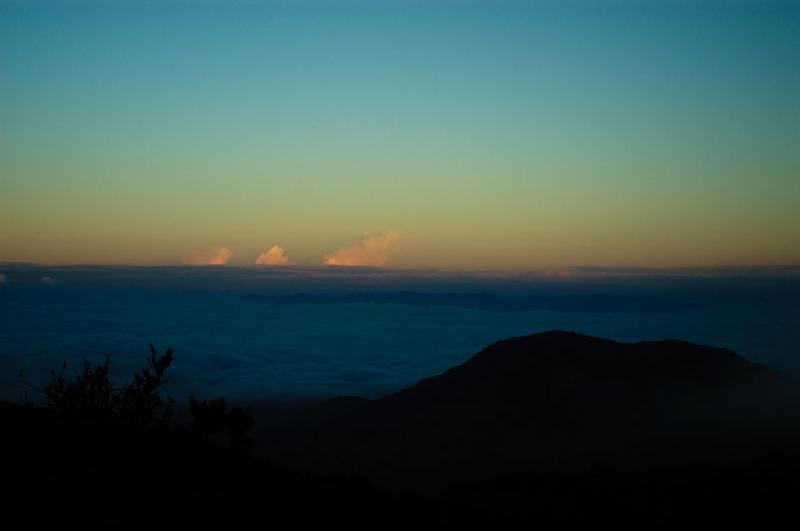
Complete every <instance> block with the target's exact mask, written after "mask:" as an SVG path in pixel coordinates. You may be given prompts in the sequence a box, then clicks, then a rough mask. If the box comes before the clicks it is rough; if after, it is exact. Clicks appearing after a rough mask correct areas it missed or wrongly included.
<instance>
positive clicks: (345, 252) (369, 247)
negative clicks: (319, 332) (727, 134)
mask: <svg viewBox="0 0 800 531" xmlns="http://www.w3.org/2000/svg"><path fill="white" fill-rule="evenodd" d="M402 239H403V234H402V233H401V232H400V231H397V230H387V231H383V232H379V233H378V234H369V233H367V234H365V235H364V237H363V238H361V240H359V241H358V242H356V243H354V244H353V245H350V246H348V247H342V248H341V249H337V250H336V251H333V252H332V253H328V254H326V255H325V262H324V263H325V265H336V266H375V267H381V266H385V265H386V263H387V262H388V261H389V258H390V257H391V255H392V254H394V253H395V252H396V251H397V248H398V246H399V245H400V242H401V240H402Z"/></svg>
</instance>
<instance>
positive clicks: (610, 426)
mask: <svg viewBox="0 0 800 531" xmlns="http://www.w3.org/2000/svg"><path fill="white" fill-rule="evenodd" d="M792 389H793V387H792V382H791V380H790V379H788V378H787V377H785V376H784V375H781V374H779V373H776V372H774V371H772V370H770V369H768V368H766V367H764V366H762V365H758V364H754V363H751V362H749V361H747V360H745V359H744V358H741V357H740V356H738V355H736V354H734V353H733V352H730V351H728V350H724V349H719V348H713V347H706V346H699V345H693V344H690V343H685V342H681V341H659V342H643V343H634V344H625V343H617V342H614V341H609V340H604V339H598V338H592V337H588V336H583V335H580V334H574V333H568V332H548V333H542V334H536V335H532V336H528V337H520V338H513V339H509V340H505V341H500V342H497V343H495V344H493V345H491V346H489V347H487V348H486V349H484V350H483V351H481V352H480V353H478V354H477V355H476V356H474V357H473V358H472V359H470V360H469V361H467V362H466V363H464V364H462V365H460V366H458V367H455V368H453V369H450V370H448V371H446V372H445V373H443V374H441V375H438V376H435V377H432V378H428V379H425V380H422V381H421V382H419V383H418V384H416V385H414V386H412V387H410V388H408V389H405V390H402V391H399V392H397V393H394V394H391V395H389V396H386V397H383V398H380V399H377V400H372V401H369V400H360V399H355V398H342V399H337V400H334V401H330V402H327V403H325V404H322V405H320V406H317V407H315V408H306V409H304V410H302V412H298V413H297V414H296V415H295V416H291V415H289V416H284V417H283V420H282V421H281V422H280V423H278V424H276V425H273V426H271V427H270V428H268V429H267V433H268V435H267V433H265V435H266V438H265V439H264V440H267V439H269V440H270V441H271V442H270V444H269V445H267V448H266V451H267V452H268V453H269V455H270V456H271V457H272V458H273V459H274V460H276V461H277V462H281V463H284V464H285V465H287V466H291V467H294V468H297V469H300V470H314V471H317V472H327V473H330V474H343V473H345V474H361V475H365V476H367V477H369V478H370V479H372V480H373V481H375V482H377V483H378V484H380V485H383V486H386V487H388V488H404V489H411V490H413V491H415V492H417V493H420V494H424V495H426V496H429V497H432V498H433V499H436V500H438V502H439V503H440V504H441V506H442V507H447V510H445V513H444V514H446V516H444V517H443V518H444V520H445V521H447V522H453V519H454V518H455V517H454V516H453V515H458V518H457V519H458V520H459V525H460V526H462V527H463V526H466V527H472V526H474V527H484V526H493V525H496V524H498V523H504V524H505V525H501V527H504V526H506V525H507V526H512V527H513V526H514V525H517V524H518V525H520V527H528V526H533V525H535V524H537V523H538V524H539V525H543V526H545V527H546V528H547V527H548V526H549V527H555V528H561V527H562V525H567V527H569V526H575V525H590V524H591V525H596V524H597V523H598V522H599V521H600V520H603V521H604V522H605V523H611V524H613V525H616V526H617V527H618V528H620V527H626V526H629V527H630V528H643V527H644V528H653V527H655V528H659V527H666V528H693V527H703V525H706V524H708V522H709V521H716V522H718V523H720V522H726V523H727V525H729V526H735V525H738V524H741V523H742V522H749V523H750V524H753V525H756V524H758V525H763V524H764V523H765V522H769V526H782V525H783V524H784V523H786V522H794V523H798V520H797V516H798V513H797V511H796V510H795V509H794V505H795V504H794V502H793V501H789V500H790V499H791V498H792V496H794V495H795V494H796V493H797V492H798V491H797V488H798V485H800V483H799V482H798V476H797V473H798V472H799V471H800V466H798V464H799V463H800V459H799V458H798V456H799V455H800V453H799V452H800V444H799V443H800V438H798V436H797V435H798V430H797V423H796V422H795V413H796V408H795V404H797V401H796V400H795V399H794V398H793V390H792ZM767 509H769V510H767ZM709 518H710V519H711V520H709ZM598 519H599V520H598ZM769 526H768V527H769Z"/></svg>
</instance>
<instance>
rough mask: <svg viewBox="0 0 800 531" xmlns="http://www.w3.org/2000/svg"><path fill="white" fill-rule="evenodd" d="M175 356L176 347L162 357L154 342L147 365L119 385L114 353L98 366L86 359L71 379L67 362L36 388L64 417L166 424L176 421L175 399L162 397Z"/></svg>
mask: <svg viewBox="0 0 800 531" xmlns="http://www.w3.org/2000/svg"><path fill="white" fill-rule="evenodd" d="M172 357H173V353H172V349H167V350H166V351H165V352H164V354H163V355H162V356H159V355H158V354H157V353H156V349H155V347H154V346H153V345H152V344H151V345H150V356H149V357H148V359H147V367H145V368H144V369H142V371H141V372H139V373H137V374H134V375H133V380H132V381H131V382H130V383H127V384H125V385H123V386H122V387H116V386H115V385H114V383H113V382H112V380H111V376H110V368H111V354H106V356H105V361H104V362H103V363H100V364H96V365H95V364H92V363H91V362H90V361H88V360H84V362H83V370H82V371H81V372H79V373H78V374H76V375H75V377H74V378H73V379H69V378H67V376H66V369H67V363H66V361H64V364H63V365H62V367H61V370H60V371H59V372H56V370H55V369H53V370H52V371H51V373H50V379H49V380H48V381H47V382H44V383H43V384H42V385H41V386H40V387H36V388H35V389H37V390H38V391H40V392H42V393H43V394H44V396H45V401H46V403H47V405H48V406H49V407H50V408H51V409H53V410H55V411H56V413H58V414H59V415H61V416H62V417H66V418H70V419H81V420H92V421H100V422H114V423H118V424H121V425H124V426H128V427H131V428H150V427H166V426H170V425H172V424H174V422H175V409H174V406H175V400H173V399H172V398H170V397H166V398H162V397H161V396H160V395H159V389H160V388H161V386H162V385H164V384H165V383H167V379H166V378H165V377H164V373H165V372H166V370H167V368H169V366H170V364H171V363H172Z"/></svg>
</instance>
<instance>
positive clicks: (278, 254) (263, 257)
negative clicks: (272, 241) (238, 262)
mask: <svg viewBox="0 0 800 531" xmlns="http://www.w3.org/2000/svg"><path fill="white" fill-rule="evenodd" d="M288 263H289V257H288V256H286V251H284V249H283V247H281V246H280V245H273V246H272V247H270V248H269V249H267V250H266V251H264V252H263V253H261V254H260V255H259V256H258V258H257V259H256V264H258V265H286V264H288Z"/></svg>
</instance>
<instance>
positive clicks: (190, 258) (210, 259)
mask: <svg viewBox="0 0 800 531" xmlns="http://www.w3.org/2000/svg"><path fill="white" fill-rule="evenodd" d="M231 256H233V251H231V250H230V249H228V248H227V247H214V248H213V249H204V250H200V251H194V252H192V253H189V254H188V255H186V256H184V257H183V259H182V260H181V261H182V262H183V263H184V264H188V265H224V264H227V263H228V260H230V259H231Z"/></svg>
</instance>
